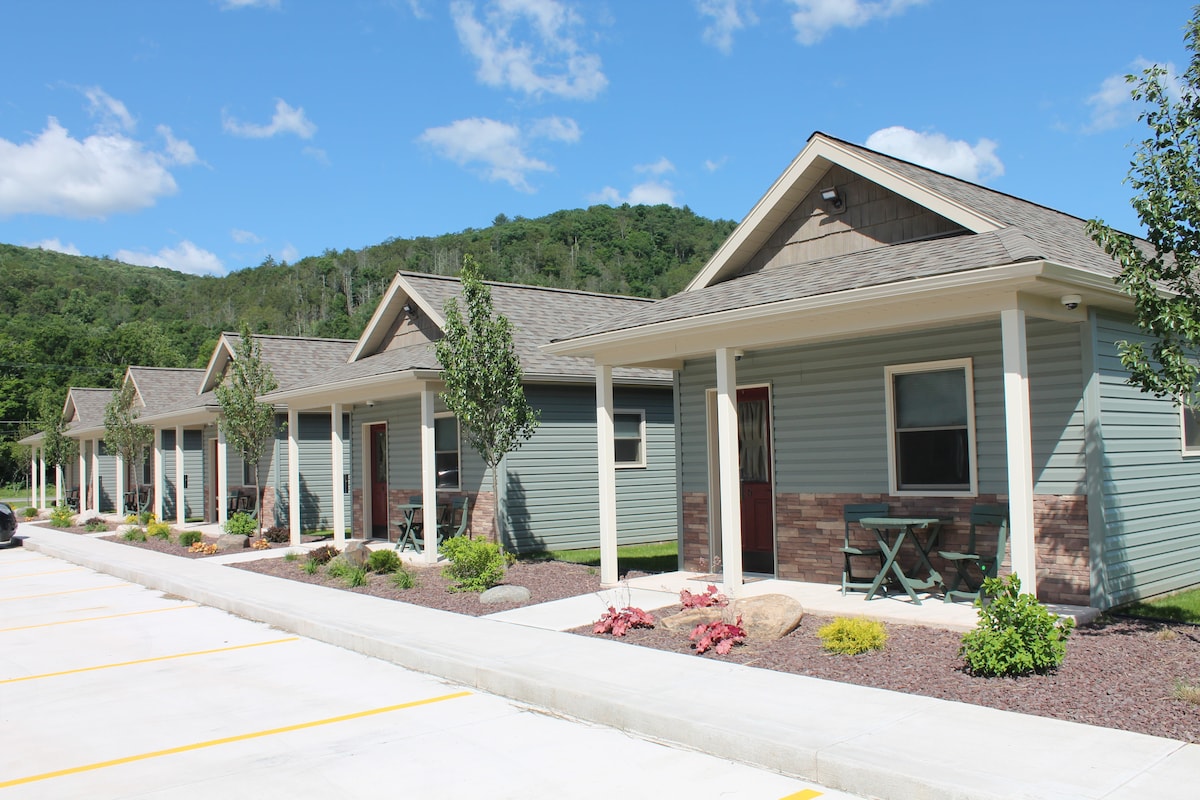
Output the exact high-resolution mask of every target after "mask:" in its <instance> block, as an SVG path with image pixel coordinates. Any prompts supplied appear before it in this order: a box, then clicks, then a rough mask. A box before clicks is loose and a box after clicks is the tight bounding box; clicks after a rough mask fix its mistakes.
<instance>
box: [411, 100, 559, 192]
mask: <svg viewBox="0 0 1200 800" xmlns="http://www.w3.org/2000/svg"><path fill="white" fill-rule="evenodd" d="M579 136H580V132H579V126H578V125H577V124H576V123H575V120H573V119H570V118H563V117H547V118H544V119H539V120H535V121H534V122H533V123H532V124H530V125H529V128H528V130H527V131H522V130H521V129H520V128H519V127H517V126H516V125H509V124H508V123H505V122H499V121H497V120H494V119H487V118H486V117H473V118H471V119H460V120H457V121H455V122H452V123H450V124H449V125H445V126H442V127H439V128H429V129H427V130H426V131H425V132H424V133H422V134H421V135H420V137H418V141H420V142H424V143H425V144H428V145H429V146H430V147H432V148H433V149H434V151H435V152H436V153H437V154H438V155H440V156H441V157H442V158H446V159H449V160H450V161H453V162H455V163H456V164H458V165H459V166H463V167H468V168H472V169H478V170H480V171H481V172H482V174H483V176H484V177H485V178H487V179H488V180H490V181H505V182H506V183H508V185H510V186H512V187H513V188H514V189H518V190H520V191H522V192H532V191H533V188H532V187H531V186H530V185H529V182H528V180H527V177H528V174H529V173H530V172H551V171H552V170H553V169H554V168H553V167H552V166H550V165H549V164H547V163H546V162H545V161H542V160H541V159H539V158H535V157H533V156H532V155H530V154H529V153H528V152H527V149H528V146H529V142H530V141H531V140H533V139H549V140H551V141H559V142H575V141H578V140H579Z"/></svg>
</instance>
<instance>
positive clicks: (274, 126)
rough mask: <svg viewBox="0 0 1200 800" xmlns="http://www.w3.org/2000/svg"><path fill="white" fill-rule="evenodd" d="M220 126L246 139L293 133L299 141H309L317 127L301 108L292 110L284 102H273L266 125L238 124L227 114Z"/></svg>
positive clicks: (223, 116)
mask: <svg viewBox="0 0 1200 800" xmlns="http://www.w3.org/2000/svg"><path fill="white" fill-rule="evenodd" d="M222 126H223V127H224V128H225V131H226V132H227V133H232V134H233V135H234V136H244V137H246V138H248V139H269V138H270V137H272V136H278V135H279V134H283V133H294V134H296V135H297V136H299V137H300V138H301V139H311V138H312V137H313V135H314V134H316V132H317V126H316V125H314V124H313V123H312V121H311V120H309V119H308V117H307V116H305V114H304V109H303V108H292V107H291V106H290V105H288V104H287V102H286V101H284V100H276V101H275V114H274V115H273V116H272V117H271V121H270V123H268V124H266V125H255V124H254V123H252V122H239V121H237V120H236V119H234V118H233V117H231V116H229V115H227V114H222Z"/></svg>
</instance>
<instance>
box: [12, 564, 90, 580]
mask: <svg viewBox="0 0 1200 800" xmlns="http://www.w3.org/2000/svg"><path fill="white" fill-rule="evenodd" d="M81 569H83V567H71V568H70V569H56V570H53V571H51V572H29V573H26V574H25V575H5V576H4V577H2V578H0V581H15V580H16V579H17V578H40V577H41V576H42V575H60V574H62V573H64V572H79V571H80V570H81Z"/></svg>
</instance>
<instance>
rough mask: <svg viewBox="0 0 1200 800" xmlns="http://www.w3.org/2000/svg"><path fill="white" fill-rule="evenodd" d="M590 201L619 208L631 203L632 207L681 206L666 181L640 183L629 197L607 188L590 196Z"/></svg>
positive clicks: (609, 187) (631, 191)
mask: <svg viewBox="0 0 1200 800" xmlns="http://www.w3.org/2000/svg"><path fill="white" fill-rule="evenodd" d="M588 201H589V202H592V203H607V204H608V205H612V206H619V205H621V204H622V203H629V204H630V205H631V206H637V205H647V206H657V205H663V204H666V205H669V206H677V205H679V203H677V202H676V200H675V189H674V188H673V187H672V186H671V184H670V183H667V182H666V181H646V182H645V183H639V184H637V185H636V186H634V187H633V188H632V189H630V190H629V194H627V195H622V194H621V192H620V191H619V190H617V189H615V188H613V187H612V186H605V187H604V188H603V189H601V190H600V191H598V192H594V193H592V194H591V195H589V196H588Z"/></svg>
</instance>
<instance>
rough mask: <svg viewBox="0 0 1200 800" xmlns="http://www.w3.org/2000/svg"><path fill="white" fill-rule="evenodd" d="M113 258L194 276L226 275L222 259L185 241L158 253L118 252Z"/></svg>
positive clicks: (127, 262)
mask: <svg viewBox="0 0 1200 800" xmlns="http://www.w3.org/2000/svg"><path fill="white" fill-rule="evenodd" d="M113 258H115V259H117V260H118V261H124V262H125V263H126V264H140V265H141V266H143V267H167V268H168V269H174V270H178V271H179V272H188V273H191V274H192V275H224V274H225V265H224V264H222V263H221V259H219V258H217V256H216V255H215V254H213V253H210V252H209V251H207V250H204V249H201V248H199V247H197V246H196V245H194V244H192V243H191V242H189V241H188V240H187V239H184V240H183V241H182V242H180V243H179V246H178V247H164V248H163V249H161V250H159V251H158V252H157V253H147V252H144V251H141V252H139V251H136V250H118V251H117V252H116V254H115V255H114V256H113Z"/></svg>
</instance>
